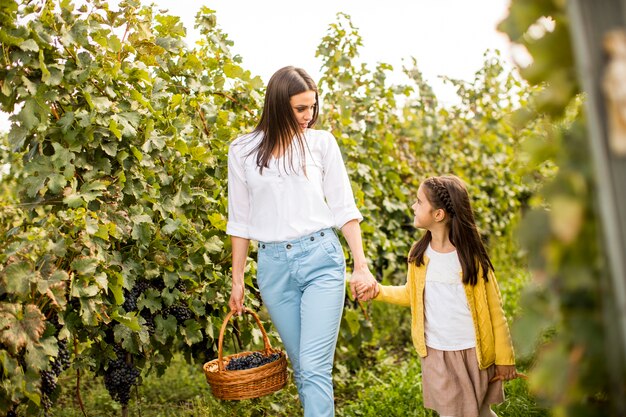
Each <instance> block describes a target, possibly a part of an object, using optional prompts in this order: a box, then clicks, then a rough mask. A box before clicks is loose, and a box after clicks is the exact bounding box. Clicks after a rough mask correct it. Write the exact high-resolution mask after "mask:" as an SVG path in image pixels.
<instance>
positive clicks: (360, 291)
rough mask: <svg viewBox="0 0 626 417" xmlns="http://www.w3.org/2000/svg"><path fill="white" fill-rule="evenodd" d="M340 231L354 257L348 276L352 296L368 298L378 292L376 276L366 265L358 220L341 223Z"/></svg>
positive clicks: (362, 298) (360, 298) (361, 298)
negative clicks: (350, 272)
mask: <svg viewBox="0 0 626 417" xmlns="http://www.w3.org/2000/svg"><path fill="white" fill-rule="evenodd" d="M341 232H342V233H343V235H344V236H345V238H346V241H347V242H348V246H349V247H350V252H351V253H352V259H354V265H353V268H352V277H351V278H350V291H351V292H352V297H353V298H355V299H359V300H369V299H371V298H372V297H375V296H376V294H377V293H378V285H377V282H376V278H374V276H373V275H372V273H371V272H370V270H369V267H368V266H367V259H365V253H364V251H363V241H362V239H361V226H360V225H359V221H358V220H357V219H353V220H350V221H349V222H347V223H346V224H344V225H343V227H342V228H341Z"/></svg>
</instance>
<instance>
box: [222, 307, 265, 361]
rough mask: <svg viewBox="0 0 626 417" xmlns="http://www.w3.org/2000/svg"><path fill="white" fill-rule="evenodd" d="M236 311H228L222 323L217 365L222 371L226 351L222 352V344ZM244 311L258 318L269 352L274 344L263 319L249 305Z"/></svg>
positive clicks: (257, 322) (257, 321)
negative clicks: (227, 326) (264, 326)
mask: <svg viewBox="0 0 626 417" xmlns="http://www.w3.org/2000/svg"><path fill="white" fill-rule="evenodd" d="M235 312H236V311H235V310H231V311H229V312H228V314H227V315H226V317H225V318H224V322H223V323H222V328H221V329H220V337H219V340H218V342H217V357H218V361H217V366H218V368H219V370H220V372H222V371H224V353H223V352H222V345H223V343H224V331H226V325H228V322H229V320H230V318H231V317H232V316H233V315H234V314H235ZM244 312H246V313H248V314H251V315H252V317H254V319H255V320H256V324H257V325H258V326H259V329H261V333H262V334H263V344H264V345H265V352H266V353H269V351H270V350H271V349H272V345H271V344H270V339H269V338H268V337H267V333H266V332H265V329H264V328H263V324H262V323H261V319H259V316H257V314H256V313H255V312H254V311H252V310H250V309H249V308H247V307H244Z"/></svg>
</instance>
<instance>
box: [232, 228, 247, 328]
mask: <svg viewBox="0 0 626 417" xmlns="http://www.w3.org/2000/svg"><path fill="white" fill-rule="evenodd" d="M230 240H231V243H232V247H233V253H232V258H233V286H232V289H231V291H230V300H229V301H228V306H229V307H230V309H231V310H232V311H236V312H237V315H239V316H241V315H242V314H243V293H244V287H245V284H244V270H245V268H246V258H247V256H248V246H249V245H250V240H249V239H244V238H241V237H237V236H231V237H230Z"/></svg>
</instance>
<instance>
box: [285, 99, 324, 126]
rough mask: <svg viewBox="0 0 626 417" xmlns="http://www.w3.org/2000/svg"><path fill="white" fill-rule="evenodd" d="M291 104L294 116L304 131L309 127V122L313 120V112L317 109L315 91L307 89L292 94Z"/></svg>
mask: <svg viewBox="0 0 626 417" xmlns="http://www.w3.org/2000/svg"><path fill="white" fill-rule="evenodd" d="M289 104H290V105H291V109H292V110H293V114H294V116H296V120H297V122H298V125H299V126H300V129H301V130H302V131H303V132H304V129H306V128H307V127H309V123H310V122H311V120H313V113H314V111H315V106H317V103H316V102H315V91H305V92H303V93H300V94H296V95H295V96H291V98H290V99H289Z"/></svg>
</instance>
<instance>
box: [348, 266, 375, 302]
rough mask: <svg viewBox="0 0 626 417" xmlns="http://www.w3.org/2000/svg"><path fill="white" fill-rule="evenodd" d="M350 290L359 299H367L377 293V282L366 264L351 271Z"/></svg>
mask: <svg viewBox="0 0 626 417" xmlns="http://www.w3.org/2000/svg"><path fill="white" fill-rule="evenodd" d="M350 292H351V293H352V298H354V299H356V300H359V301H369V300H371V299H372V298H374V297H376V296H377V295H378V283H377V282H376V279H375V278H374V276H373V275H372V273H371V272H370V270H369V268H367V266H365V267H364V268H357V269H355V270H354V271H352V277H351V278H350Z"/></svg>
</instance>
